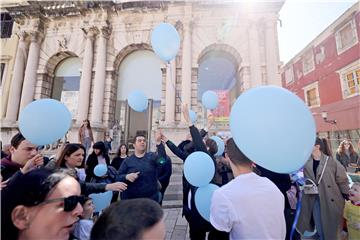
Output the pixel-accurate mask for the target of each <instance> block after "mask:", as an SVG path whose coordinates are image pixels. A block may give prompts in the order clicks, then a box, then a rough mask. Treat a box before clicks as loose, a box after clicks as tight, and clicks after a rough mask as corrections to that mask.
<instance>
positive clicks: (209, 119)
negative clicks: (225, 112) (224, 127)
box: [207, 113, 215, 130]
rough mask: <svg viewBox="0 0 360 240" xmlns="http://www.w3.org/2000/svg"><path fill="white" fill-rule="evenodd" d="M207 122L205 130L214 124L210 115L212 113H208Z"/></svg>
mask: <svg viewBox="0 0 360 240" xmlns="http://www.w3.org/2000/svg"><path fill="white" fill-rule="evenodd" d="M207 119H208V121H207V129H208V130H209V129H210V128H211V126H212V125H213V124H214V122H215V118H214V115H212V113H210V114H209V115H208V117H207Z"/></svg>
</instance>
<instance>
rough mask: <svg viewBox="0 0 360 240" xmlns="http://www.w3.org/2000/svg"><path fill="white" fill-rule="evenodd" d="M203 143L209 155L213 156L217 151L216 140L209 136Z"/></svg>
mask: <svg viewBox="0 0 360 240" xmlns="http://www.w3.org/2000/svg"><path fill="white" fill-rule="evenodd" d="M205 145H206V146H207V147H208V148H209V150H208V151H209V153H210V155H211V156H214V155H215V153H217V151H218V146H217V144H216V142H215V141H214V140H213V139H211V138H208V139H206V140H205Z"/></svg>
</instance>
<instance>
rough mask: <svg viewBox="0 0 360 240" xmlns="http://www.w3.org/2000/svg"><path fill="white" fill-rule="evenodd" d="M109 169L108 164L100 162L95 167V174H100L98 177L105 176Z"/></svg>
mask: <svg viewBox="0 0 360 240" xmlns="http://www.w3.org/2000/svg"><path fill="white" fill-rule="evenodd" d="M107 171H108V168H107V166H106V164H98V165H96V167H95V168H94V174H95V176H98V177H102V176H104V175H105V174H106V173H107Z"/></svg>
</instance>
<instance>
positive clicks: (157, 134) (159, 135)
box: [155, 129, 163, 145]
mask: <svg viewBox="0 0 360 240" xmlns="http://www.w3.org/2000/svg"><path fill="white" fill-rule="evenodd" d="M162 135H163V134H162V131H161V129H158V130H157V131H156V132H155V141H156V145H159V144H161V138H162Z"/></svg>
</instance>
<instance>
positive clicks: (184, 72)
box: [181, 21, 192, 121]
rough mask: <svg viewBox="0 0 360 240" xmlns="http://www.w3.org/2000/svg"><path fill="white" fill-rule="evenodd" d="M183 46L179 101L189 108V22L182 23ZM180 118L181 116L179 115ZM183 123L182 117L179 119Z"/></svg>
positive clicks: (190, 44)
mask: <svg viewBox="0 0 360 240" xmlns="http://www.w3.org/2000/svg"><path fill="white" fill-rule="evenodd" d="M183 27H184V29H183V34H184V39H183V46H182V63H181V99H182V103H183V104H188V106H189V108H190V107H191V68H192V66H191V60H192V59H191V54H192V43H191V38H192V37H191V27H192V26H191V22H190V21H186V22H184V23H183ZM181 116H182V115H181ZM181 119H182V121H184V119H183V116H182V117H181Z"/></svg>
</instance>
